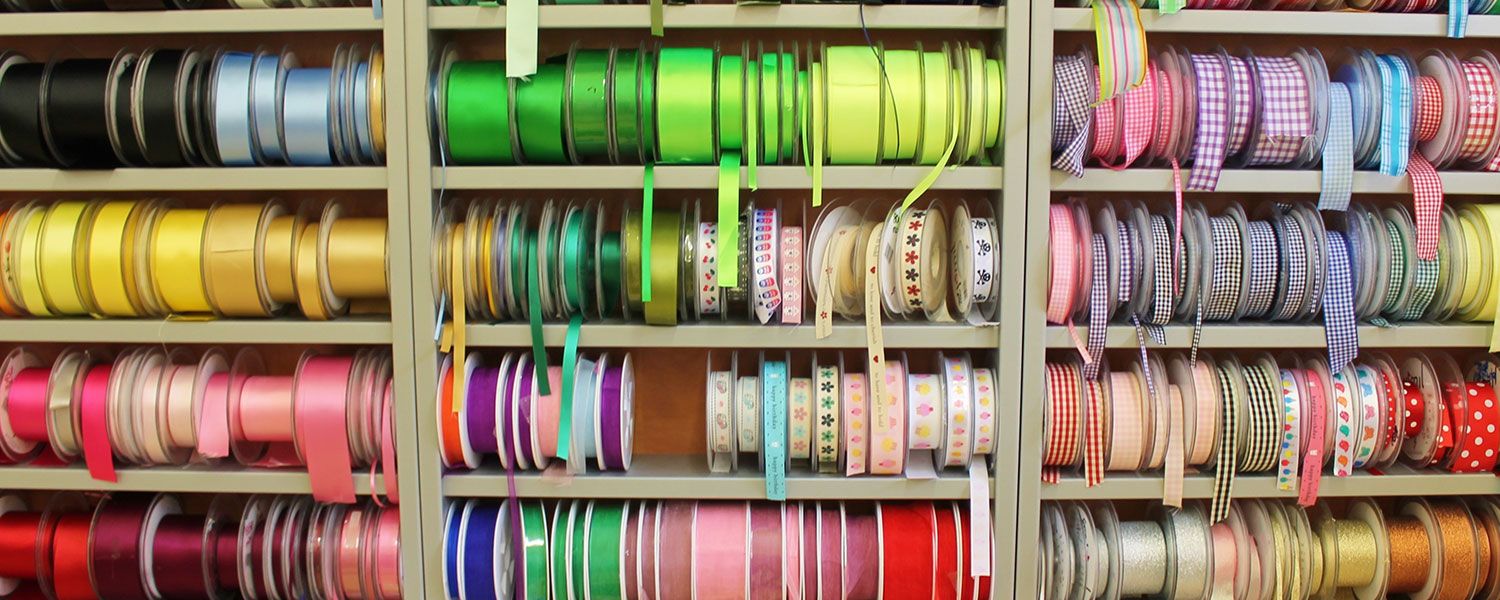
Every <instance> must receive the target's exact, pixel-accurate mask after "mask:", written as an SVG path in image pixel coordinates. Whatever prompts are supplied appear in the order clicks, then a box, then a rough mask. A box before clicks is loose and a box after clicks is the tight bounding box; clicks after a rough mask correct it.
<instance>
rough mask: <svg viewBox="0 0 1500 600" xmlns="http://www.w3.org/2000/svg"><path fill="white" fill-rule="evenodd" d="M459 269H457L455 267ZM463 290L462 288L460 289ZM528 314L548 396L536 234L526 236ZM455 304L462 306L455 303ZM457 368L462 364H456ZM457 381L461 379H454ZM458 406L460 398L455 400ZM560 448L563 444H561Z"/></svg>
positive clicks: (540, 385) (534, 357)
mask: <svg viewBox="0 0 1500 600" xmlns="http://www.w3.org/2000/svg"><path fill="white" fill-rule="evenodd" d="M455 262H457V261H455ZM455 268H457V267H455ZM460 289H462V288H460ZM526 302H527V309H526V313H527V315H528V317H529V318H530V319H531V362H532V364H533V365H535V366H536V372H535V374H534V375H535V377H536V387H537V393H538V394H539V395H542V396H546V395H549V394H551V393H552V384H551V383H550V382H548V381H547V342H546V340H545V339H544V338H543V337H542V284H541V274H540V272H539V271H538V267H537V247H536V232H535V231H532V232H529V233H528V234H527V236H526ZM454 304H461V303H459V302H454ZM454 364H455V368H458V369H462V367H461V366H457V365H459V364H460V363H454ZM453 379H454V380H455V381H457V380H458V379H460V378H459V377H454V378H453ZM453 403H454V404H455V405H457V404H458V397H457V396H455V397H454V399H453ZM559 446H561V444H560V443H559Z"/></svg>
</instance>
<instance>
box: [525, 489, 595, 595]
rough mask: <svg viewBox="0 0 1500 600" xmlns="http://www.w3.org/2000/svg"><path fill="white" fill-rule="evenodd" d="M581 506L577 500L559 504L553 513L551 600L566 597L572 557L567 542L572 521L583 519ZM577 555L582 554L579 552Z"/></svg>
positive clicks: (570, 533) (571, 531)
mask: <svg viewBox="0 0 1500 600" xmlns="http://www.w3.org/2000/svg"><path fill="white" fill-rule="evenodd" d="M582 504H583V503H582V502H580V501H578V500H570V501H567V502H566V503H559V504H558V505H557V509H556V512H554V513H553V515H554V516H553V519H552V535H551V536H549V537H550V538H551V540H552V565H551V571H552V578H551V579H552V597H553V598H567V597H568V565H569V563H571V562H572V556H570V555H569V553H568V548H569V544H568V540H569V539H570V538H571V537H572V533H573V521H575V520H582V519H583V515H580V514H578V508H579V506H580V505H582ZM575 517H576V518H575ZM579 554H582V552H581V551H580V552H579ZM528 575H529V573H528Z"/></svg>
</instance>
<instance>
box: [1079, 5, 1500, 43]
mask: <svg viewBox="0 0 1500 600" xmlns="http://www.w3.org/2000/svg"><path fill="white" fill-rule="evenodd" d="M1052 14H1053V19H1052V26H1053V29H1055V30H1057V31H1093V30H1094V16H1093V11H1092V10H1091V9H1088V8H1057V9H1054V10H1053V13H1052ZM1141 23H1142V24H1143V25H1145V26H1146V31H1148V32H1171V33H1254V34H1266V35H1357V36H1377V35H1381V36H1402V37H1434V38H1441V37H1447V36H1448V16H1447V14H1423V15H1415V14H1405V13H1372V12H1360V11H1273V10H1184V11H1181V12H1179V13H1177V14H1173V15H1164V14H1161V13H1159V12H1157V11H1154V10H1142V11H1141ZM1467 37H1471V38H1493V37H1500V17H1496V16H1489V15H1470V16H1469V29H1468V32H1467Z"/></svg>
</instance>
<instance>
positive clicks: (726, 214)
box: [714, 152, 740, 287]
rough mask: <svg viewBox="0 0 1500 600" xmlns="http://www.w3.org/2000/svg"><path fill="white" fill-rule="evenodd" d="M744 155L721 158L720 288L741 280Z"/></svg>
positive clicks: (718, 283) (729, 155) (730, 154)
mask: <svg viewBox="0 0 1500 600" xmlns="http://www.w3.org/2000/svg"><path fill="white" fill-rule="evenodd" d="M739 214H740V153H738V152H725V153H723V154H722V155H720V156H719V217H718V223H719V224H718V227H719V250H718V252H719V257H718V261H719V271H718V279H717V280H715V281H714V283H716V284H717V285H718V286H719V287H734V285H735V281H737V280H738V279H739V278H740V258H739V254H740V230H739V227H736V226H735V223H736V222H738V220H739Z"/></svg>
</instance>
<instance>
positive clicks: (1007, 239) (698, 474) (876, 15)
mask: <svg viewBox="0 0 1500 600" xmlns="http://www.w3.org/2000/svg"><path fill="white" fill-rule="evenodd" d="M423 4H424V3H422V2H415V1H414V2H409V3H407V5H406V16H405V18H406V22H407V25H406V26H407V31H408V42H409V47H408V52H407V55H406V60H407V69H408V71H410V72H411V73H413V74H415V73H419V72H420V73H425V72H426V69H428V68H429V62H430V61H429V56H430V53H431V52H435V51H436V49H437V48H440V47H441V46H440V45H438V44H439V43H441V42H442V41H444V39H445V38H446V37H447V36H451V35H454V34H458V33H464V32H463V31H461V30H470V31H472V30H481V31H495V32H496V34H497V35H499V34H500V33H501V32H500V31H498V30H501V29H503V28H504V26H505V9H504V8H503V7H426V6H423ZM1029 11H1030V6H1029V4H1028V3H1024V2H1022V3H1012V5H1011V6H1009V7H1007V8H992V7H973V6H915V5H913V6H896V5H892V6H866V7H865V8H864V10H863V12H864V22H865V24H866V25H867V26H868V27H869V28H870V29H871V30H879V31H884V30H891V29H896V30H903V32H902V33H903V34H905V33H907V31H906V30H910V31H911V32H920V33H922V34H928V35H931V36H933V37H934V38H935V39H938V38H941V37H942V36H944V35H948V34H951V32H954V31H962V30H968V31H985V32H990V35H992V36H993V38H994V39H995V40H996V41H1002V40H1003V49H1004V51H1005V53H1006V57H1007V61H1006V81H1005V86H1006V90H1007V104H1006V114H1005V123H1006V131H1005V132H1004V135H1005V139H1007V140H1008V141H1009V143H1008V144H1007V145H1006V146H1005V148H1004V150H1003V151H1002V152H1001V153H1000V155H999V156H995V157H994V158H995V159H996V161H995V162H996V164H999V165H1002V166H994V167H975V166H965V167H960V168H957V169H945V170H944V172H943V173H942V175H941V177H940V178H939V179H938V180H937V184H936V185H935V186H934V189H935V190H939V191H949V190H963V191H970V192H974V191H980V192H983V193H986V194H987V195H988V196H989V197H990V198H991V199H992V201H993V202H994V203H995V206H996V211H997V212H996V214H997V216H998V217H999V221H1000V226H1001V239H1002V242H1001V244H1002V246H1001V250H1000V255H1001V260H1002V264H1001V277H1002V278H1003V280H1004V281H1019V280H1020V277H1021V271H1022V269H1023V268H1024V266H1025V262H1024V256H1025V253H1024V246H1023V244H1024V241H1025V240H1026V239H1027V235H1026V229H1025V227H1024V226H1025V224H1026V221H1025V219H1024V217H1025V191H1026V189H1027V188H1026V177H1025V171H1024V169H1005V168H1003V166H1004V165H1021V164H1023V161H1024V160H1025V156H1026V144H1025V143H1024V132H1025V129H1026V116H1027V107H1026V104H1025V102H1024V101H1023V98H1024V90H1025V89H1026V86H1027V81H1028V79H1027V78H1028V77H1029V74H1028V69H1029V65H1028V64H1027V60H1026V58H1025V57H1026V56H1027V53H1028V48H1027V45H1028V22H1029V19H1030V16H1029ZM538 22H539V26H540V28H541V29H542V32H541V37H542V39H543V41H544V42H545V41H547V40H548V38H549V36H564V35H566V34H565V33H562V32H561V31H559V30H576V29H589V30H595V29H605V30H622V29H628V30H632V31H631V34H633V35H643V34H644V32H645V31H646V30H647V28H648V27H649V8H648V7H647V6H644V5H625V6H614V5H607V6H586V7H584V6H542V7H541V12H540V15H539V19H538ZM665 23H666V28H667V34H666V38H665V40H664V43H666V44H671V43H673V36H674V32H675V31H682V30H699V29H702V30H715V31H726V32H727V31H728V30H730V29H734V30H738V31H735V32H733V33H725V34H724V35H732V36H737V38H736V39H738V38H739V37H743V38H746V39H752V40H753V39H756V37H757V36H758V35H762V34H766V33H768V32H765V31H759V30H761V29H767V30H771V29H774V30H795V32H796V33H795V35H796V36H797V37H798V39H811V40H814V41H816V40H817V39H818V33H817V32H818V31H820V30H825V31H832V30H858V29H859V28H860V8H859V7H858V6H852V5H791V4H788V5H781V6H756V5H745V6H736V5H683V6H675V5H674V6H667V7H666V12H665ZM769 33H770V34H771V35H774V34H775V32H769ZM610 35H620V34H619V33H615V32H611V33H610ZM846 35H847V34H846ZM879 35H880V34H879V33H877V34H876V36H877V39H878V38H879ZM557 39H570V38H557ZM428 96H429V92H428V90H427V89H426V88H425V86H419V85H413V86H410V87H408V88H407V98H406V102H407V104H408V105H410V106H417V105H424V104H425V103H426V102H427V98H428ZM408 127H409V137H410V141H411V144H410V147H409V150H410V153H411V161H412V171H411V180H410V195H411V198H412V200H413V201H412V202H411V204H410V225H411V232H410V235H411V240H412V247H414V248H427V247H430V240H431V233H430V232H431V224H432V216H433V209H434V205H433V204H432V203H430V202H424V201H422V199H423V198H431V197H435V195H436V193H438V192H441V193H442V195H443V197H444V198H454V197H466V196H465V194H464V193H463V192H461V191H462V190H493V192H490V193H489V195H490V196H497V195H500V194H498V193H496V192H503V191H504V190H638V189H640V188H641V185H642V182H643V170H642V167H639V166H521V167H458V166H452V165H447V166H445V165H440V164H433V163H432V162H431V161H429V160H427V158H426V157H428V156H431V150H432V149H431V147H430V142H429V140H430V139H431V137H430V135H429V130H428V127H429V124H428V122H427V118H426V115H425V113H419V112H413V113H411V114H410V117H409V120H408ZM929 170H930V168H928V167H913V166H869V167H858V166H839V167H826V168H825V169H824V171H823V187H824V189H826V190H836V191H863V190H887V191H890V192H891V193H892V194H899V193H900V192H904V191H906V190H909V189H911V188H912V187H913V186H915V185H916V183H917V182H918V181H919V180H920V179H921V178H922V177H923V176H924V175H926V174H927V172H928V171H929ZM743 176H744V175H743V174H742V177H743ZM717 178H718V173H717V169H716V168H715V167H712V166H701V167H699V166H669V167H658V168H656V171H655V184H656V187H657V189H665V190H704V191H705V193H709V194H711V193H712V190H713V189H715V187H716V185H717V181H718V179H717ZM758 179H759V184H760V189H761V190H763V191H764V190H772V191H778V190H782V191H791V190H810V189H811V185H812V180H811V178H810V176H809V175H808V173H807V171H806V169H805V168H804V167H802V166H760V167H759V168H758ZM743 183H744V182H743V181H742V185H743ZM898 197H899V195H898ZM611 201H616V200H611ZM412 267H413V269H414V271H413V273H412V275H413V276H412V279H411V281H412V283H413V285H412V290H411V292H412V298H413V299H414V300H415V301H416V305H415V306H414V309H415V312H414V314H415V315H416V316H417V320H416V323H415V328H414V330H413V332H414V333H413V338H414V339H415V340H416V344H415V349H416V352H415V356H414V358H415V370H414V372H415V373H416V382H415V386H416V390H417V395H416V405H417V407H418V412H419V413H420V414H421V415H422V418H420V419H419V421H418V426H419V432H418V438H419V439H422V440H426V441H427V443H425V444H423V445H422V447H421V448H419V450H418V452H417V454H416V456H415V462H417V463H418V464H420V465H421V468H420V471H421V477H422V481H421V485H420V488H419V489H416V491H415V493H414V494H410V495H408V496H403V497H413V498H420V500H419V501H420V502H421V505H422V513H423V529H422V533H423V536H424V537H423V538H422V541H423V544H422V545H424V546H426V547H429V548H439V547H441V544H442V536H443V523H442V520H441V516H442V507H443V503H444V498H445V497H448V496H452V497H479V496H487V497H493V496H499V497H504V496H505V495H507V493H508V492H507V490H508V481H507V475H506V473H505V472H504V471H502V470H498V469H497V468H496V467H490V468H489V469H488V470H481V471H479V472H475V473H449V474H446V475H445V474H444V473H443V472H442V469H441V468H440V467H439V466H438V465H439V460H438V456H437V447H436V444H435V443H433V440H436V439H438V435H437V431H436V423H434V422H433V421H432V419H431V418H430V416H428V413H430V412H431V410H432V409H431V407H432V406H434V402H435V398H434V392H435V390H436V389H437V382H436V374H437V368H438V364H439V360H440V357H439V355H438V352H437V348H436V344H435V343H434V342H433V332H434V331H435V330H436V325H437V322H438V320H439V319H441V316H440V315H437V307H436V306H434V305H433V304H432V303H431V302H430V301H429V300H428V299H430V298H433V293H432V292H433V290H432V289H431V288H432V285H433V283H432V277H431V275H430V273H428V272H427V271H428V269H429V268H430V267H429V265H428V263H427V261H425V260H418V261H415V262H414V263H413V265H412ZM1021 300H1022V296H1021V289H1020V288H1019V287H1016V286H1006V287H1005V291H1004V295H1003V296H1002V298H1001V309H1000V317H999V321H1000V326H999V327H970V326H968V325H961V324H928V323H909V324H908V323H891V324H889V325H887V326H886V327H885V329H884V333H885V345H886V347H888V348H901V349H923V348H926V349H938V348H964V349H970V350H976V351H983V350H997V352H996V358H997V365H996V366H997V367H998V368H999V370H998V372H997V374H996V376H997V380H998V381H1001V382H1004V385H1005V386H1008V387H1005V389H1002V390H1001V394H1002V397H1004V398H1013V397H1018V395H1019V393H1020V388H1019V383H1020V380H1021V379H1020V375H1021V369H1020V366H1021V356H1020V353H1019V350H1020V349H1021V329H1020V327H1019V326H1018V324H1019V318H1020V315H1021ZM565 330H566V327H565V326H564V325H562V324H548V325H546V326H545V327H544V339H545V340H546V342H547V345H548V347H560V346H561V344H562V342H563V337H564V333H565ZM466 333H467V337H468V342H469V345H470V346H498V347H510V348H521V347H529V345H530V341H531V337H530V329H529V325H526V324H524V323H502V324H493V325H485V324H480V325H475V324H471V325H469V327H468V328H467V330H466ZM864 346H865V333H864V329H863V325H862V324H857V323H840V324H838V325H837V326H836V327H835V331H834V334H833V336H832V337H830V338H828V339H824V340H817V339H815V338H814V336H813V331H812V324H811V323H807V324H805V325H803V326H802V327H796V328H790V327H775V326H770V327H760V326H755V325H748V324H744V323H735V324H724V325H718V324H684V325H680V326H677V327H652V326H647V325H642V324H637V323H630V324H621V323H614V324H608V323H603V324H601V323H586V324H585V325H584V327H583V329H582V336H581V339H580V344H579V348H580V349H581V350H590V349H595V348H598V349H604V348H622V347H623V348H638V349H646V348H661V349H693V348H740V349H758V348H759V349H772V348H776V349H779V348H821V349H863V348H864ZM645 385H646V384H638V385H637V390H638V391H640V392H642V394H643V395H642V394H638V400H637V402H638V403H641V402H651V398H650V396H649V393H646V391H647V390H649V387H643V386H645ZM1001 406H1002V407H1006V409H1005V410H1002V411H1001V412H1000V415H999V421H1000V431H999V432H997V434H998V436H999V439H1003V440H1019V418H1018V417H1019V412H1018V411H1019V409H1018V404H1017V403H1015V402H1004V401H1002V402H1001ZM1010 411H1016V412H1010ZM639 423H640V422H639V421H638V426H637V427H638V428H637V439H640V436H644V435H650V434H649V433H648V432H646V431H643V430H641V429H640V425H639ZM637 446H638V447H639V446H640V444H639V443H637ZM1020 453H1021V448H1020V447H1019V445H1018V446H1016V447H1006V448H1001V449H998V450H997V451H996V454H995V458H996V460H995V468H994V474H993V478H992V480H991V481H990V486H991V496H992V497H993V499H994V507H993V511H992V512H993V513H994V514H995V515H997V517H996V519H995V536H996V543H997V546H998V548H997V552H996V557H995V564H996V565H997V567H996V569H995V583H994V589H995V590H996V592H995V596H994V597H995V598H1008V597H1012V596H1011V593H1010V590H1011V587H1012V582H1011V579H1010V571H1011V569H1010V568H1009V567H1010V565H1011V564H1012V563H1013V562H1014V561H1015V556H1016V548H1015V547H1014V544H1012V540H1014V539H1015V529H1014V527H1015V521H1014V518H1013V515H1015V514H1016V504H1015V502H1016V497H1015V494H1014V491H1015V490H1014V486H1013V485H1012V482H1013V481H1015V479H1016V469H1017V467H1018V465H1017V463H1016V462H1015V460H1014V458H1015V457H1016V456H1017V455H1019V454H1020ZM403 456H404V455H403ZM404 464H410V463H409V462H408V463H404ZM515 482H516V486H517V488H516V489H517V493H518V495H520V496H526V497H531V496H537V497H570V498H643V497H644V498H664V497H665V498H744V499H753V498H764V497H765V496H764V494H765V489H764V482H763V480H762V479H761V477H760V476H759V474H758V473H756V472H754V471H753V470H752V471H751V472H744V471H742V472H740V473H738V474H734V475H728V474H711V473H709V472H708V471H707V468H706V465H705V464H704V458H703V457H702V456H700V455H691V456H689V455H675V454H674V455H649V454H648V455H638V456H637V457H636V461H635V463H634V464H633V465H632V467H631V469H630V470H629V471H628V472H625V473H618V474H615V473H609V474H599V473H592V472H591V473H588V474H583V475H577V476H574V477H572V478H571V479H568V480H566V481H565V482H561V483H559V482H555V481H553V480H551V479H550V476H542V475H539V474H537V473H534V472H527V473H517V474H516V475H515ZM787 484H788V485H787V489H788V496H789V497H792V498H800V499H809V500H810V499H834V498H856V499H917V498H927V499H961V498H967V497H968V479H967V478H961V479H960V478H955V477H954V476H952V475H950V476H948V477H945V478H941V479H938V480H935V481H906V480H904V479H889V478H877V477H866V478H844V477H829V476H812V475H795V474H794V475H792V476H790V477H789V479H788V482H787ZM424 559H425V561H426V562H425V563H422V564H421V568H420V569H419V568H417V567H416V565H412V566H409V567H408V570H407V572H408V573H412V572H414V571H421V572H425V573H428V574H431V575H429V576H428V577H427V578H426V582H425V586H426V587H425V590H426V591H427V597H440V596H441V594H442V585H441V584H442V582H441V578H439V577H437V576H436V575H435V574H437V573H441V572H442V571H441V568H442V556H441V553H440V552H428V553H426V554H425V555H424Z"/></svg>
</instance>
